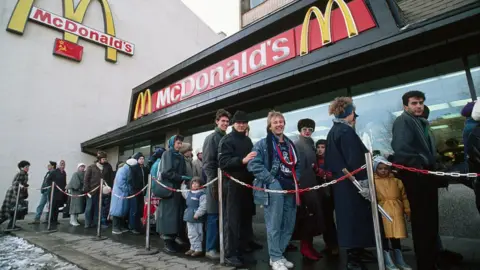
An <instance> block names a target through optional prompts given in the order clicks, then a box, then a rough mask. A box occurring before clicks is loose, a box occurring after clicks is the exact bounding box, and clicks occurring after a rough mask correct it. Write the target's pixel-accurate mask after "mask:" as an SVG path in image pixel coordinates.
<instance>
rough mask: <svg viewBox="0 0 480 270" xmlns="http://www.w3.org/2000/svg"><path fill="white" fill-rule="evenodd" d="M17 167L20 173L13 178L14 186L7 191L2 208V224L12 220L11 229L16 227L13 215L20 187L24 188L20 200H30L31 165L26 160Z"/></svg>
mask: <svg viewBox="0 0 480 270" xmlns="http://www.w3.org/2000/svg"><path fill="white" fill-rule="evenodd" d="M17 167H18V169H19V170H20V171H19V172H18V173H17V174H16V175H15V177H14V178H13V181H12V185H11V186H10V187H9V188H8V189H7V193H6V194H5V199H4V200H3V204H2V208H0V224H2V223H3V222H5V221H6V220H7V219H8V218H10V223H9V224H8V228H9V229H11V228H12V227H13V226H15V224H13V215H11V214H12V211H13V210H14V209H15V204H16V202H17V192H18V185H22V186H23V188H20V196H19V200H25V199H27V198H28V190H27V187H28V170H29V169H30V163H29V162H28V161H26V160H22V161H20V162H19V163H18V165H17ZM15 227H17V226H15Z"/></svg>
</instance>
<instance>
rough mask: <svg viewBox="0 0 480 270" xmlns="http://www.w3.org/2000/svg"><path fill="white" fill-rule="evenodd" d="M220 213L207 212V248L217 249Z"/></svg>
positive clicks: (210, 249) (209, 249) (208, 249)
mask: <svg viewBox="0 0 480 270" xmlns="http://www.w3.org/2000/svg"><path fill="white" fill-rule="evenodd" d="M218 238H219V235H218V214H207V240H206V247H205V248H206V250H207V252H208V251H212V250H215V251H217V250H218V249H217V246H218Z"/></svg>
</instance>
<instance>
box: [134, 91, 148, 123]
mask: <svg viewBox="0 0 480 270" xmlns="http://www.w3.org/2000/svg"><path fill="white" fill-rule="evenodd" d="M151 113H152V92H151V91H150V89H147V90H145V92H140V94H138V97H137V102H136V103H135V111H134V112H133V120H137V119H138V118H140V117H142V116H144V115H147V114H151Z"/></svg>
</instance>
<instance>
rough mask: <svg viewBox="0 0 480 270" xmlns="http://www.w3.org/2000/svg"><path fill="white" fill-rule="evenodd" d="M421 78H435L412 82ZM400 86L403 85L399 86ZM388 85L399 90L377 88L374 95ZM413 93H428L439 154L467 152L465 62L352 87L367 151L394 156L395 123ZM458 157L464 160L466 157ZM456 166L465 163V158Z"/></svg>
mask: <svg viewBox="0 0 480 270" xmlns="http://www.w3.org/2000/svg"><path fill="white" fill-rule="evenodd" d="M452 71H453V72H452ZM421 74H429V75H433V76H429V77H426V78H424V79H421V80H416V81H408V78H412V77H415V76H418V75H421ZM406 80H407V81H406ZM397 82H400V83H399V84H396V83H397ZM384 84H390V85H395V84H396V86H394V87H389V88H384V89H381V90H378V88H377V89H375V90H377V91H374V92H371V90H374V89H371V88H372V86H376V85H384ZM410 90H419V91H422V92H424V93H425V96H426V100H425V104H426V105H427V106H428V107H429V109H430V115H429V117H428V120H429V122H430V125H431V129H432V131H433V134H434V136H435V141H436V144H437V150H438V151H439V153H446V152H449V153H450V152H452V151H454V152H460V151H463V149H462V147H463V141H462V131H463V127H464V121H465V118H464V117H462V116H461V115H460V112H461V110H462V108H463V106H465V104H466V103H467V102H469V101H471V95H470V91H469V88H468V84H467V80H466V75H465V71H464V70H462V68H461V60H455V61H450V62H447V63H443V64H439V65H435V66H430V67H427V68H423V69H420V70H416V71H413V72H409V73H405V74H400V75H397V76H392V77H387V78H383V79H380V80H377V81H372V82H368V83H366V84H363V85H359V86H354V87H352V95H353V99H354V103H355V105H356V107H357V113H358V114H359V115H360V117H359V118H358V121H357V125H356V130H357V133H358V134H359V136H360V137H361V138H362V141H363V142H364V143H365V145H366V146H367V148H369V149H370V150H380V152H381V153H382V154H387V153H392V149H391V146H390V144H391V139H392V133H391V132H392V125H393V121H394V120H395V118H396V117H397V116H399V115H400V114H401V113H402V112H403V104H402V95H403V94H404V93H406V92H408V91H410ZM453 148H455V149H453ZM449 150H452V151H449ZM458 154H461V155H458V156H462V157H463V154H462V153H458ZM456 162H463V158H462V160H457V161H456Z"/></svg>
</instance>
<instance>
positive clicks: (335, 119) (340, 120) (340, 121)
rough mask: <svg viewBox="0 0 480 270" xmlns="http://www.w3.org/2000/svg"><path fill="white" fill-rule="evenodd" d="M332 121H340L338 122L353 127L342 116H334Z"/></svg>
mask: <svg viewBox="0 0 480 270" xmlns="http://www.w3.org/2000/svg"><path fill="white" fill-rule="evenodd" d="M332 121H333V123H340V124H345V125H347V126H349V127H351V128H353V125H352V124H351V123H349V122H348V121H347V120H345V119H344V118H342V119H340V118H334V119H333V120H332Z"/></svg>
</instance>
